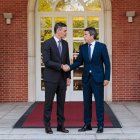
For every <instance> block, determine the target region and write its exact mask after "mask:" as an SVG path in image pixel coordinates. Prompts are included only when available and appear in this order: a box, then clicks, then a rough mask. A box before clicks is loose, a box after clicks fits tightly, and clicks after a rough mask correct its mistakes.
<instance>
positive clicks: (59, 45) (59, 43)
mask: <svg viewBox="0 0 140 140" xmlns="http://www.w3.org/2000/svg"><path fill="white" fill-rule="evenodd" d="M57 47H58V50H59V54H60V56H61V51H62V50H61V49H62V48H61V40H59V41H58V46H57Z"/></svg>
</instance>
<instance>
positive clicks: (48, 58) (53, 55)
mask: <svg viewBox="0 0 140 140" xmlns="http://www.w3.org/2000/svg"><path fill="white" fill-rule="evenodd" d="M41 51H42V56H43V62H44V65H45V70H44V81H49V82H54V83H55V82H58V80H59V77H60V76H62V75H63V77H64V79H65V80H66V78H71V77H70V72H64V71H62V70H61V64H70V60H69V49H68V43H67V42H66V41H65V40H62V53H61V56H60V54H59V50H58V47H57V44H56V41H55V39H54V38H53V37H52V38H50V39H48V40H47V41H45V42H44V43H43V45H42V46H41Z"/></svg>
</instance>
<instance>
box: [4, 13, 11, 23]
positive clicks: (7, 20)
mask: <svg viewBox="0 0 140 140" xmlns="http://www.w3.org/2000/svg"><path fill="white" fill-rule="evenodd" d="M3 16H4V18H5V19H6V24H11V19H12V18H13V14H12V13H3Z"/></svg>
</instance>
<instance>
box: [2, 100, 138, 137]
mask: <svg viewBox="0 0 140 140" xmlns="http://www.w3.org/2000/svg"><path fill="white" fill-rule="evenodd" d="M31 104H32V103H0V140H94V139H98V140H99V139H100V140H101V139H102V140H140V103H135V102H133V103H112V102H109V103H108V104H109V105H110V107H111V108H112V110H113V112H114V113H115V114H116V116H117V118H118V120H119V121H120V123H121V125H122V128H105V129H104V133H102V134H96V128H93V130H92V131H88V132H84V133H82V132H81V133H80V132H78V131H77V130H78V129H69V130H70V133H69V134H63V133H60V132H57V131H56V129H53V131H54V134H53V135H49V134H46V133H45V132H44V129H42V128H34V129H29V128H26V129H23V128H22V129H13V128H12V127H13V125H14V124H15V122H16V121H17V120H18V119H19V118H20V117H21V116H22V114H23V113H24V112H25V111H26V110H27V109H28V107H29V106H30V105H31Z"/></svg>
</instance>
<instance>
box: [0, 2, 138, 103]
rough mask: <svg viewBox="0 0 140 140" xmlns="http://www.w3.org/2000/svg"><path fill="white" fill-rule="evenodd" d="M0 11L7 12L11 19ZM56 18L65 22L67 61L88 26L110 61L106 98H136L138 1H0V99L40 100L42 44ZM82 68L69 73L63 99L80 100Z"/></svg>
mask: <svg viewBox="0 0 140 140" xmlns="http://www.w3.org/2000/svg"><path fill="white" fill-rule="evenodd" d="M4 13H5V14H7V13H11V14H12V18H11V19H10V20H11V24H9V23H8V21H6V20H7V19H6V17H5V16H4ZM126 13H127V14H129V16H131V17H132V18H131V17H129V21H128V16H126ZM132 13H135V14H134V15H131V14H132ZM7 18H9V17H7ZM57 21H62V22H65V23H66V24H67V26H68V36H67V38H66V40H67V41H68V43H69V51H70V59H71V63H73V61H74V59H75V58H76V57H77V55H78V51H79V48H78V46H79V44H81V43H84V40H83V29H84V28H86V27H87V26H94V27H95V28H96V29H97V31H98V34H99V35H98V40H99V41H101V42H104V43H106V45H107V47H108V51H109V56H110V60H111V80H110V84H109V86H108V87H106V88H105V100H106V101H140V72H139V71H140V48H139V46H140V24H139V23H140V1H139V0H133V1H132V0H117V1H116V0H71V1H70V0H52V1H51V0H13V1H10V0H7V1H4V0H0V85H1V88H0V101H1V102H7V101H29V102H34V101H43V100H44V85H43V80H42V75H43V69H44V66H43V63H42V61H41V43H42V42H43V41H44V40H46V39H48V38H49V37H50V36H52V35H53V26H54V24H55V23H56V22H57ZM81 72H82V67H80V68H79V69H77V70H75V71H73V72H72V80H71V81H72V83H71V86H70V87H68V89H67V96H66V100H67V101H81V100H82V83H81Z"/></svg>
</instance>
